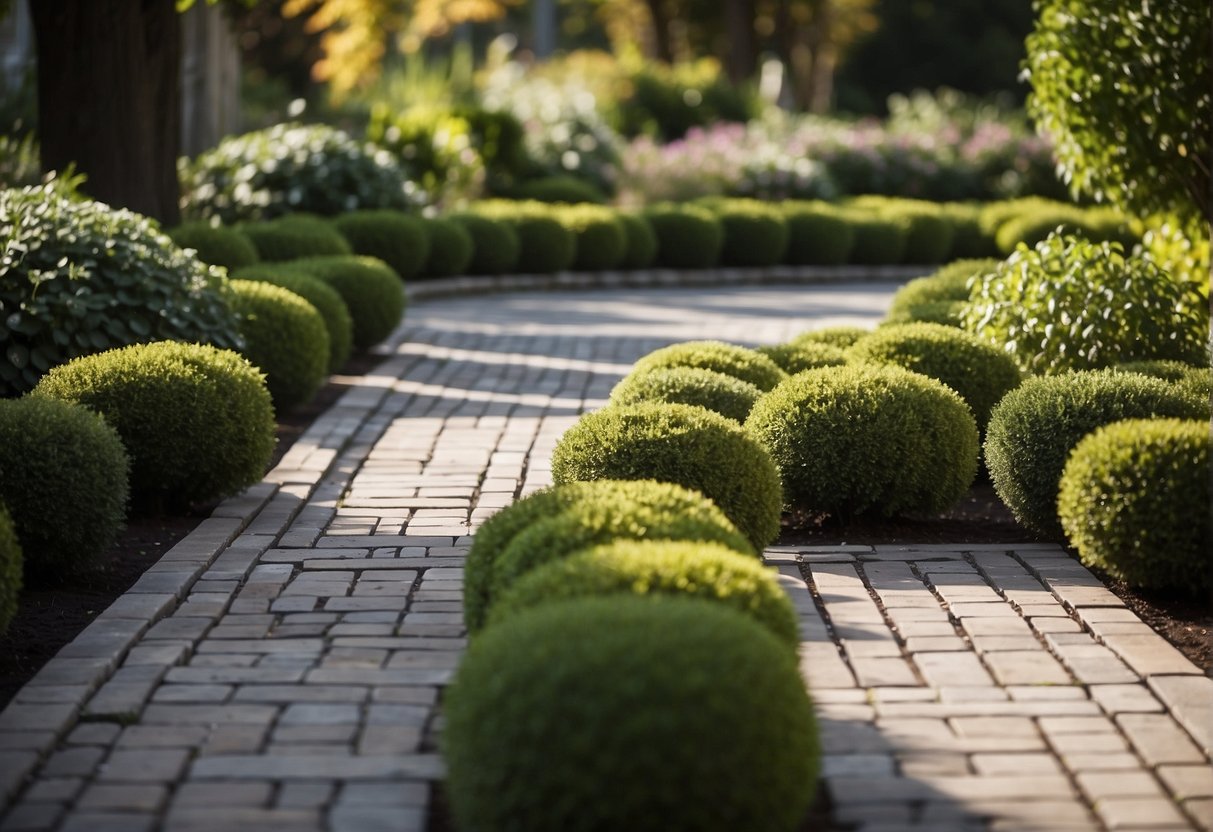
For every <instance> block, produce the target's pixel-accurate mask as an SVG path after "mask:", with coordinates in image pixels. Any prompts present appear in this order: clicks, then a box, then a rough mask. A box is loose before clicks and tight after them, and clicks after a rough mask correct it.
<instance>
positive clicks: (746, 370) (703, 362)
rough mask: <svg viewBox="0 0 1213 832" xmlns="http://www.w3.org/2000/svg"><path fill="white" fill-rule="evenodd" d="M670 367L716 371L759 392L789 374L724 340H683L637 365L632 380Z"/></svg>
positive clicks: (644, 358) (766, 359) (645, 357)
mask: <svg viewBox="0 0 1213 832" xmlns="http://www.w3.org/2000/svg"><path fill="white" fill-rule="evenodd" d="M671 367H697V368H699V369H701V370H713V371H715V372H717V373H723V374H724V375H726V376H732V377H733V378H736V379H741V380H742V381H745V382H748V383H750V384H752V385H754V386H755V387H757V388H758V389H759V390H763V391H766V390H770V389H771V388H772V387H774V386H775V385H776V384H778V383H779V382H781V381H783V380H784V379H785V378H786V377H787V374H786V373H785V372H784V371H783V370H781V369H779V365H778V364H776V363H775V362H774V361H772V360H771V359H770V358H768V357H767V356H765V355H763V354H762V353H760V352H758V351H757V350H751V349H748V348H746V347H740V346H737V345H736V344H726V343H725V342H724V341H682V342H680V343H677V344H671V345H670V346H668V347H662V348H661V349H658V350H654V351H653V352H651V353H649V354H648V355H646V356H644V357H643V358H641V359H640V360H639V361H637V362H636V364H635V366H634V367H633V369H632V372H631V373H629V374H628V376H629V377H631V376H633V375H642V374H644V373H647V372H649V371H651V370H666V369H669V368H671Z"/></svg>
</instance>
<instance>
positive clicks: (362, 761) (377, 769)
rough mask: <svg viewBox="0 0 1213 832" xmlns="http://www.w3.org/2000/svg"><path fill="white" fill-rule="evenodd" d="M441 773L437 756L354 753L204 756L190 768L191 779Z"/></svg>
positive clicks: (377, 777)
mask: <svg viewBox="0 0 1213 832" xmlns="http://www.w3.org/2000/svg"><path fill="white" fill-rule="evenodd" d="M444 774H445V769H444V766H443V765H442V760H441V758H440V757H439V756H438V755H437V754H396V755H383V756H376V757H361V756H357V755H354V754H331V755H326V756H323V757H318V756H308V755H282V754H278V755H270V754H265V755H227V756H216V757H204V758H200V759H197V760H195V761H194V763H193V765H192V766H191V767H190V773H189V776H190V779H192V780H216V779H218V780H246V779H254V780H260V779H273V780H281V781H289V780H392V779H400V778H419V779H424V780H436V779H439V778H441V777H443V776H444Z"/></svg>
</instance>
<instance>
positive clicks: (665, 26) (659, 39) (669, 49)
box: [647, 0, 674, 64]
mask: <svg viewBox="0 0 1213 832" xmlns="http://www.w3.org/2000/svg"><path fill="white" fill-rule="evenodd" d="M647 5H648V9H649V17H650V18H652V20H653V43H654V45H655V46H656V47H657V60H659V61H664V62H665V63H667V64H672V63H673V62H674V47H673V45H672V44H671V42H670V18H669V17H668V16H667V15H666V13H665V11H666V10H665V4H664V3H663V2H662V0H648V3H647Z"/></svg>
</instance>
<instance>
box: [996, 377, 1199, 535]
mask: <svg viewBox="0 0 1213 832" xmlns="http://www.w3.org/2000/svg"><path fill="white" fill-rule="evenodd" d="M1154 417H1167V418H1177V419H1205V420H1208V418H1209V402H1208V400H1207V399H1205V400H1201V399H1200V398H1198V397H1196V396H1194V395H1193V394H1192V393H1191V392H1185V391H1184V390H1183V389H1182V388H1181V387H1180V386H1179V385H1172V384H1168V383H1167V382H1165V381H1161V380H1160V379H1155V378H1147V377H1146V376H1141V375H1136V374H1134V373H1117V372H1113V371H1108V370H1096V371H1083V372H1073V373H1066V374H1064V375H1056V376H1039V377H1036V378H1029V379H1028V380H1026V381H1025V382H1024V383H1023V384H1021V385H1020V386H1019V387H1017V388H1015V389H1014V390H1012V391H1011V392H1010V393H1008V394H1007V395H1006V396H1005V397H1004V398H1003V399H1002V401H1000V402H999V403H998V404H997V405H996V406H995V407H994V410H993V411H992V412H991V414H990V423H989V426H988V427H987V430H986V441H985V459H986V467H987V468H988V469H989V471H990V477H991V479H992V480H993V482H994V488H995V490H997V492H998V496H999V497H1001V498H1002V501H1003V502H1004V503H1006V504H1007V507H1008V508H1010V509H1011V511H1012V513H1014V515H1015V518H1016V519H1017V520H1018V521H1019V522H1020V523H1023V524H1024V525H1025V526H1027V527H1028V528H1030V529H1033V530H1034V531H1037V532H1040V533H1041V534H1046V535H1052V536H1058V535H1060V533H1061V531H1062V529H1061V525H1060V523H1059V522H1058V520H1057V487H1058V481H1059V480H1060V479H1061V474H1062V470H1063V468H1064V467H1065V463H1066V458H1067V457H1068V456H1069V454H1070V451H1071V450H1072V449H1073V448H1074V446H1075V445H1077V444H1078V442H1079V440H1081V439H1082V438H1083V437H1084V436H1086V435H1087V434H1088V433H1091V432H1092V431H1093V430H1095V429H1096V428H1099V427H1102V426H1104V425H1107V424H1111V423H1112V422H1119V421H1121V420H1123V419H1149V418H1154Z"/></svg>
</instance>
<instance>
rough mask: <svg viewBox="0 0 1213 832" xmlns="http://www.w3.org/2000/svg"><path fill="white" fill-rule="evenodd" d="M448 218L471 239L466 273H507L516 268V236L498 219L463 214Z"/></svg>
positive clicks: (516, 234) (512, 228)
mask: <svg viewBox="0 0 1213 832" xmlns="http://www.w3.org/2000/svg"><path fill="white" fill-rule="evenodd" d="M448 219H452V220H454V221H455V222H457V223H459V224H460V225H462V226H463V229H464V230H465V231H466V232H467V233H468V234H469V235H470V236H471V238H472V260H471V262H470V263H468V267H467V273H468V274H492V275H498V274H509V273H510V272H513V271H514V270H515V269H516V268H517V267H518V249H519V243H518V233H517V232H516V231H515V230H514V227H513V225H511V224H510V223H509V222H507V221H505V220H501V219H493V218H490V217H483V216H481V215H479V214H473V213H471V212H468V211H465V212H461V213H458V214H451V215H449V217H448Z"/></svg>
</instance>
